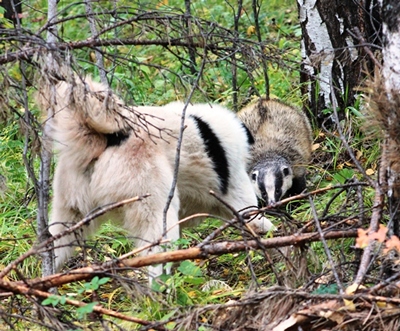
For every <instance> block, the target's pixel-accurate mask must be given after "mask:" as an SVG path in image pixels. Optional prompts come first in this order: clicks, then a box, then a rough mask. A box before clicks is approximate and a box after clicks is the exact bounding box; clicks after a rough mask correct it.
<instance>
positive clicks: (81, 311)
mask: <svg viewBox="0 0 400 331" xmlns="http://www.w3.org/2000/svg"><path fill="white" fill-rule="evenodd" d="M96 305H98V302H91V303H88V304H87V305H85V306H82V307H79V308H78V309H77V310H76V312H77V313H78V317H79V318H83V317H84V316H85V315H86V314H90V313H92V312H93V309H94V307H95V306H96Z"/></svg>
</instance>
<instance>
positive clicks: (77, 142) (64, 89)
mask: <svg viewBox="0 0 400 331" xmlns="http://www.w3.org/2000/svg"><path fill="white" fill-rule="evenodd" d="M36 102H37V104H38V106H39V108H40V109H41V111H42V113H43V115H44V116H45V118H46V121H48V130H47V134H48V136H50V138H52V140H53V141H54V142H55V149H56V150H58V151H59V152H60V155H61V156H62V155H66V156H69V157H74V158H76V156H75V155H78V156H80V159H79V160H76V162H77V164H81V165H83V166H84V167H86V166H87V165H88V164H89V163H90V162H91V161H92V160H93V159H95V158H97V157H98V156H99V155H100V154H101V153H102V152H103V151H104V149H105V148H107V146H108V145H109V141H110V139H109V137H114V136H118V135H122V136H123V135H124V134H126V132H129V131H130V120H132V119H133V117H132V116H133V113H132V112H131V110H130V109H129V108H128V107H126V106H124V104H123V102H122V101H121V100H119V99H118V98H117V97H116V96H115V95H114V94H112V92H111V91H110V90H109V88H108V87H107V86H105V85H103V84H100V83H97V82H94V81H93V80H92V79H91V78H86V79H85V80H82V79H80V78H79V77H77V76H76V75H74V76H73V77H72V79H70V82H66V81H61V82H59V83H57V84H56V85H54V84H51V82H50V81H49V80H44V79H42V80H41V81H40V83H39V89H38V93H37V95H36ZM111 141H112V139H111ZM77 150H79V151H80V152H79V153H76V151H77ZM82 151H85V152H82Z"/></svg>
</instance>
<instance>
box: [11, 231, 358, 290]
mask: <svg viewBox="0 0 400 331" xmlns="http://www.w3.org/2000/svg"><path fill="white" fill-rule="evenodd" d="M356 236H357V230H347V231H332V232H328V233H325V234H324V238H325V239H326V240H331V239H339V238H355V237H356ZM319 240H320V235H319V234H318V233H316V232H313V233H306V234H301V235H298V234H295V235H291V236H286V237H277V238H269V239H258V240H246V241H233V242H226V241H224V242H219V243H212V244H209V245H205V246H203V247H202V248H200V247H192V248H188V249H181V250H176V251H170V252H162V253H157V254H151V255H147V256H138V257H134V258H131V259H127V260H122V261H120V260H116V261H109V262H106V263H103V264H101V265H93V266H91V267H85V268H80V269H76V270H71V271H69V272H68V273H67V274H55V275H51V276H48V277H42V278H36V279H32V280H26V283H27V284H29V285H30V286H31V287H32V288H37V289H48V288H51V287H57V286H61V285H64V284H67V283H71V282H76V281H81V280H86V279H91V278H93V277H94V276H95V275H99V274H100V275H101V274H105V273H107V272H110V271H115V269H116V268H123V269H126V268H140V267H145V266H149V265H152V264H160V263H167V262H177V261H183V260H193V259H203V260H204V259H207V258H208V257H209V256H212V255H223V254H230V253H236V252H241V251H245V250H248V249H249V248H253V249H259V248H260V247H263V249H264V248H276V247H284V246H290V245H299V244H302V243H308V242H314V241H319ZM16 283H18V284H24V283H22V282H21V281H19V282H16Z"/></svg>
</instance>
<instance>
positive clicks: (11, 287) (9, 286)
mask: <svg viewBox="0 0 400 331" xmlns="http://www.w3.org/2000/svg"><path fill="white" fill-rule="evenodd" d="M0 288H2V289H6V290H8V291H10V292H13V293H14V294H23V295H26V296H30V295H34V296H36V297H38V298H42V299H47V298H49V297H52V298H59V299H61V296H59V295H53V294H51V293H48V292H44V291H41V290H38V289H34V288H30V287H27V286H24V285H19V284H17V283H12V282H6V281H3V280H0ZM65 303H66V304H68V305H71V306H75V307H84V306H86V305H87V303H86V302H82V301H78V300H72V299H65ZM93 311H94V312H96V313H99V314H103V315H108V316H111V317H115V318H118V319H121V320H125V321H129V322H134V323H138V324H141V325H152V323H151V322H149V321H146V320H142V319H140V318H136V317H131V316H126V315H124V314H121V313H118V312H116V311H114V310H111V309H107V308H104V307H102V306H100V305H95V306H94V307H93ZM154 329H156V330H165V328H163V327H158V328H155V327H154Z"/></svg>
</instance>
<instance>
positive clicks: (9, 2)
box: [0, 0, 22, 25]
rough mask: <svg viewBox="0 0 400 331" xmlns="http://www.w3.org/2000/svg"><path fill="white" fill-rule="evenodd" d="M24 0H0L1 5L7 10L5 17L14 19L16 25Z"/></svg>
mask: <svg viewBox="0 0 400 331" xmlns="http://www.w3.org/2000/svg"><path fill="white" fill-rule="evenodd" d="M21 3H22V0H3V1H0V6H1V7H3V8H4V9H5V10H6V11H5V13H4V17H5V18H7V19H9V20H10V21H13V23H14V25H16V24H17V19H18V18H20V17H18V16H19V14H21V13H22V6H21Z"/></svg>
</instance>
